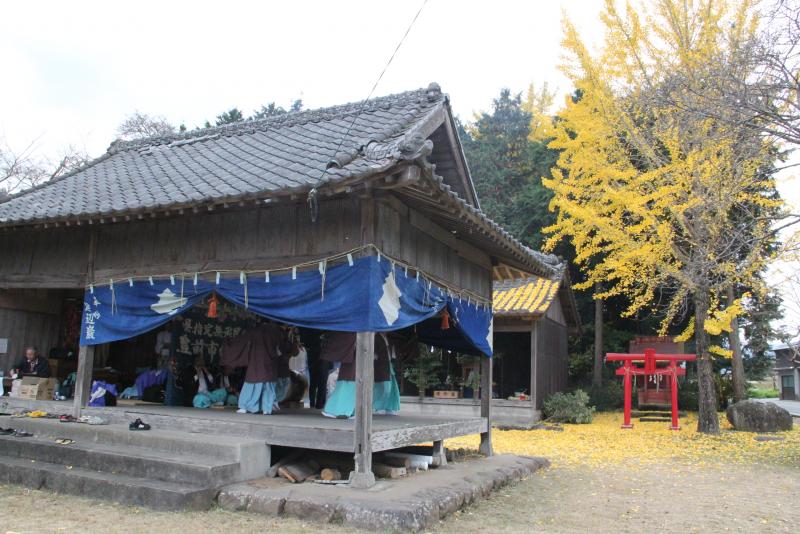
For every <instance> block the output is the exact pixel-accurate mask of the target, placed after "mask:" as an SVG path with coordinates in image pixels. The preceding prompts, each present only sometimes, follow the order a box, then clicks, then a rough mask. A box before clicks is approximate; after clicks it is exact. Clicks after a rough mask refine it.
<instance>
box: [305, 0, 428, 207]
mask: <svg viewBox="0 0 800 534" xmlns="http://www.w3.org/2000/svg"><path fill="white" fill-rule="evenodd" d="M427 3H428V0H423V1H422V5H421V6H419V9H418V10H417V13H416V14H415V15H414V18H413V19H411V23H410V24H409V25H408V28H406V32H405V33H404V34H403V37H402V38H401V39H400V42H399V43H397V46H396V47H395V49H394V52H392V55H391V56H390V57H389V61H387V62H386V65H384V67H383V70H381V73H380V74H379V75H378V78H377V79H376V80H375V83H374V84H372V89H370V90H369V94H367V98H365V99H364V100H363V101H362V102H361V106H360V107H359V108H358V112H356V114H355V115H354V116H353V120H352V121H350V125H349V126H348V127H347V130H346V131H345V133H344V135H343V136H342V138H341V139H340V140H339V144H338V146H337V147H336V150H335V151H334V152H333V158H332V159H335V158H336V155H337V154H338V153H339V150H340V149H341V148H342V145H343V144H344V142H345V141H346V140H347V138H348V136H349V135H350V130H352V129H353V125H354V124H355V123H356V120H358V117H359V116H361V112H362V111H364V108H365V107H366V105H367V102H369V99H370V98H372V94H373V93H374V92H375V89H376V88H377V87H378V84H379V83H380V81H381V79H382V78H383V75H384V74H386V70H387V69H388V68H389V65H391V64H392V61H393V60H394V57H395V56H396V55H397V51H398V50H400V47H401V46H403V42H405V40H406V37H408V34H409V32H411V28H412V27H414V23H415V22H417V18H419V14H420V13H422V9H423V8H424V7H425V4H427ZM327 173H328V167H327V165H326V166H325V168H324V169H322V174H321V175H320V177H319V178H318V179H317V182H316V183H315V184H314V187H312V188H311V190H310V191H309V192H308V206H309V208H310V209H311V222H316V221H317V214H318V210H319V206H318V205H317V194H318V191H317V188H318V187H319V186H320V185H321V184H322V182H323V180H324V179H325V175H326V174H327Z"/></svg>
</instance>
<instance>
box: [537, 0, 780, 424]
mask: <svg viewBox="0 0 800 534" xmlns="http://www.w3.org/2000/svg"><path fill="white" fill-rule="evenodd" d="M601 19H602V21H603V23H604V25H605V28H606V37H605V42H604V43H603V45H602V46H601V47H600V49H599V50H598V51H596V52H594V51H592V50H590V49H589V48H588V47H587V45H586V44H584V42H583V41H582V40H581V37H580V33H579V32H578V30H577V29H576V28H575V27H574V25H573V24H572V23H571V22H570V21H569V20H565V22H564V34H565V36H564V41H563V46H564V48H565V51H566V52H567V60H566V61H565V63H564V65H563V70H564V72H565V73H566V74H567V76H568V77H569V78H570V79H571V81H572V83H573V84H574V86H575V88H576V91H575V95H574V96H573V97H571V98H569V99H568V100H567V101H566V104H565V107H564V108H563V109H562V110H560V111H559V113H558V120H557V121H555V122H554V129H553V135H554V136H555V138H554V140H553V141H552V142H551V144H550V147H551V148H555V149H558V150H559V151H560V157H559V160H558V163H557V166H556V167H555V168H554V169H553V171H552V175H553V177H552V179H544V180H543V183H544V184H545V186H546V187H548V188H550V189H552V191H553V193H554V198H553V200H552V202H551V209H553V210H554V211H555V212H556V214H557V222H556V223H555V224H554V225H553V226H551V227H549V228H547V229H546V230H545V231H546V232H547V233H549V234H550V237H549V240H548V243H547V245H548V246H549V247H553V246H555V245H556V244H557V243H558V242H559V241H561V240H562V239H568V240H570V241H571V242H572V244H573V245H574V247H575V249H576V252H577V257H576V261H577V262H578V264H579V265H581V266H582V268H583V269H584V271H585V272H586V279H585V281H584V282H583V283H582V284H580V285H579V287H583V288H590V287H593V286H595V285H596V284H602V287H603V288H604V292H603V293H600V294H598V295H596V298H608V297H611V296H614V295H625V296H626V297H628V299H629V302H630V306H629V308H628V310H627V313H628V314H635V313H637V312H640V311H643V310H652V309H654V308H657V307H661V308H662V309H663V311H664V312H665V314H664V320H663V323H662V330H664V331H666V329H667V327H668V326H669V325H670V324H671V323H672V321H673V320H674V319H675V318H676V317H678V316H679V315H682V314H684V313H689V312H690V313H693V317H694V320H693V321H692V322H691V323H690V330H689V331H687V332H685V335H687V336H689V335H694V339H695V346H696V352H697V355H698V364H697V365H698V388H699V392H698V401H699V414H698V430H699V431H701V432H707V433H717V432H719V421H718V418H717V411H716V410H717V406H716V394H715V386H714V375H713V366H712V358H713V357H714V355H713V354H714V352H716V353H723V352H724V349H722V348H721V347H711V346H709V345H710V344H709V334H712V335H718V334H720V333H721V332H722V331H725V330H728V329H730V325H731V321H732V319H733V318H734V317H735V316H736V315H737V314H740V313H741V312H742V306H741V303H740V302H739V301H738V300H737V301H735V302H729V301H728V300H727V298H726V296H727V289H728V288H729V287H731V286H733V285H740V286H744V287H750V288H756V289H757V288H758V286H759V283H760V280H761V278H760V277H759V276H758V275H759V273H760V272H761V271H762V270H763V268H764V266H765V263H766V262H768V261H769V259H770V255H771V250H772V247H771V245H772V244H773V243H774V240H775V236H776V231H777V230H778V228H780V226H781V224H782V223H780V222H778V221H781V220H782V221H783V224H789V223H790V222H792V221H788V220H787V219H786V218H787V217H789V215H788V214H787V213H786V212H785V211H784V210H782V203H781V200H780V199H779V197H777V195H775V194H774V193H775V183H774V177H773V173H772V172H770V169H772V167H773V166H772V162H773V160H774V158H775V157H776V153H777V151H776V150H775V148H774V147H773V146H771V145H770V143H769V142H768V141H767V140H766V139H765V138H764V137H763V136H762V135H761V134H759V133H758V132H757V131H754V130H753V129H746V128H737V127H736V126H735V125H732V124H729V123H724V122H722V121H718V120H715V119H714V118H713V117H710V116H701V115H699V114H697V113H691V112H688V111H686V109H685V108H686V106H680V105H676V102H681V101H685V99H689V98H693V95H697V94H701V93H703V92H704V91H706V90H713V88H712V87H705V86H704V80H705V78H704V71H706V70H707V69H710V68H712V66H713V67H714V68H716V67H717V66H718V65H719V62H720V61H721V60H722V59H723V58H725V57H726V56H728V55H730V54H731V53H732V50H735V49H736V47H737V46H738V44H737V43H740V42H743V41H744V40H746V39H748V38H749V37H750V36H751V35H752V33H753V32H755V31H756V26H757V19H756V17H755V10H754V6H753V5H752V3H751V2H748V1H744V2H737V3H733V2H725V1H722V0H681V1H673V0H655V1H653V2H649V3H647V4H646V6H645V5H631V4H628V5H626V6H625V8H624V9H623V10H621V11H620V10H619V9H618V8H617V5H616V3H615V2H614V1H613V0H607V2H606V5H605V8H604V10H603V12H602V14H601ZM676 80H680V83H675V81H676Z"/></svg>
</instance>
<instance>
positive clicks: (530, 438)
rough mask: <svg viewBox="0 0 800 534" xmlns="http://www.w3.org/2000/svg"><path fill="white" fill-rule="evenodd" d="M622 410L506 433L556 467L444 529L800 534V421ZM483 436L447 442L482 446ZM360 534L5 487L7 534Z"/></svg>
mask: <svg viewBox="0 0 800 534" xmlns="http://www.w3.org/2000/svg"><path fill="white" fill-rule="evenodd" d="M621 417H622V415H621V414H619V413H603V414H597V415H596V417H595V419H594V421H593V422H592V423H591V424H588V425H564V427H563V428H562V429H561V431H546V430H530V431H521V430H508V431H502V430H496V431H494V432H493V434H492V441H493V443H494V448H495V451H496V452H498V453H513V454H524V455H531V456H544V457H546V458H548V459H550V461H551V462H552V464H553V467H551V468H548V469H545V470H541V471H538V472H536V473H535V474H534V475H532V476H531V477H530V478H528V479H527V480H524V481H522V482H520V483H519V484H517V485H515V486H510V487H507V488H504V489H502V490H500V491H499V492H497V493H495V494H494V496H493V497H492V498H491V499H489V500H486V501H482V502H480V503H478V504H476V505H474V506H471V507H469V508H467V509H466V510H464V511H462V512H458V513H456V514H455V515H454V516H452V517H450V518H448V519H446V520H445V521H442V522H441V523H440V524H439V525H437V527H436V528H435V529H433V530H434V531H436V532H442V533H450V532H453V533H458V534H467V533H472V532H475V533H477V532H481V533H483V532H492V533H494V532H514V533H515V534H520V533H528V532H592V533H594V532H614V533H617V532H637V533H641V532H677V533H684V532H720V531H737V532H759V533H760V532H798V525H800V507H798V506H797V496H798V494H799V493H798V492H800V425H799V424H798V423H800V421H798V420H796V421H795V429H794V430H793V431H790V432H781V433H779V434H778V435H776V437H777V438H778V439H772V440H768V441H759V440H756V439H755V438H756V435H755V434H751V433H747V432H735V431H733V430H731V429H730V425H728V424H727V422H726V421H724V418H723V417H722V416H721V418H722V422H723V425H722V426H723V431H722V433H721V434H720V435H719V436H707V435H703V434H699V433H697V432H696V431H695V427H696V416H695V415H694V414H688V415H687V416H686V417H684V418H683V419H682V421H681V425H682V427H683V430H681V431H680V432H673V431H671V430H669V429H668V427H667V425H666V424H665V423H635V424H634V428H633V429H632V430H625V431H623V430H621V429H620V428H619V426H620V422H621ZM477 445H478V436H467V437H464V438H457V439H453V440H448V441H447V446H448V447H450V448H462V449H466V450H469V451H472V450H475V449H477ZM273 530H274V531H281V532H282V533H289V534H292V533H296V532H310V533H311V532H313V533H317V532H357V531H353V530H351V529H347V528H343V527H342V526H337V525H330V524H320V523H314V522H308V521H301V520H298V519H293V518H268V517H264V516H260V515H254V514H248V513H234V512H226V511H224V510H221V509H218V508H215V509H212V510H210V511H208V512H200V513H198V512H184V513H175V512H154V511H151V510H146V509H141V508H132V507H125V506H118V505H114V504H108V503H102V502H98V501H91V500H87V499H81V498H78V497H72V496H66V495H55V494H53V493H49V492H45V491H33V490H28V489H25V488H21V487H16V486H1V485H0V534H3V533H4V532H16V533H25V534H27V533H39V532H47V533H72V532H81V533H83V532H91V533H93V532H98V533H104V534H106V533H107V534H111V533H116V532H119V533H122V534H131V533H136V534H138V533H140V532H170V533H182V532H203V533H205V532H224V533H226V534H235V533H239V532H264V531H273Z"/></svg>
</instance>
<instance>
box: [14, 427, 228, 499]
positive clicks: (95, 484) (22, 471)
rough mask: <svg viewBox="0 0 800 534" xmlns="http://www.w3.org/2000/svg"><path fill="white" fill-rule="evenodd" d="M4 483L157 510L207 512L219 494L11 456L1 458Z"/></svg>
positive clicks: (195, 488) (181, 485)
mask: <svg viewBox="0 0 800 534" xmlns="http://www.w3.org/2000/svg"><path fill="white" fill-rule="evenodd" d="M16 439H17V440H19V441H21V440H23V439H26V438H16ZM20 446H22V444H20ZM0 482H2V483H8V484H20V485H23V486H27V487H30V488H35V489H47V490H50V491H55V492H57V493H67V494H71V495H79V496H81V497H90V498H94V499H103V500H107V501H112V502H117V503H120V504H126V505H131V506H144V507H148V508H154V509H157V510H206V509H208V508H209V507H210V506H211V503H212V502H213V500H214V498H215V497H216V493H217V490H216V489H213V488H204V487H201V486H195V485H191V484H182V483H176V482H164V481H161V480H151V479H146V478H139V477H131V476H128V475H122V474H112V473H101V472H97V471H92V470H90V469H85V468H82V467H72V468H69V467H68V466H65V465H57V464H53V463H48V462H38V461H35V460H29V459H24V458H14V457H10V456H0Z"/></svg>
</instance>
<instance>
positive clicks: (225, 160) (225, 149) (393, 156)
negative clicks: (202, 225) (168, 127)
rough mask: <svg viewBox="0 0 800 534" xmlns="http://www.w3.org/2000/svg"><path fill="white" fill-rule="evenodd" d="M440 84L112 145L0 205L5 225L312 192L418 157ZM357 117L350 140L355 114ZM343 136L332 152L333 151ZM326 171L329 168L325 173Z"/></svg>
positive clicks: (440, 95) (0, 221) (440, 101)
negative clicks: (322, 180)
mask: <svg viewBox="0 0 800 534" xmlns="http://www.w3.org/2000/svg"><path fill="white" fill-rule="evenodd" d="M446 98H447V97H446V96H445V95H444V94H443V93H442V92H441V90H440V89H439V86H438V85H436V84H431V86H429V87H428V88H426V89H419V90H416V91H408V92H405V93H400V94H396V95H391V96H386V97H381V98H375V99H373V100H371V101H369V102H368V103H367V105H366V106H365V107H364V109H363V111H361V113H360V114H359V111H360V110H361V104H360V103H352V104H345V105H342V106H336V107H330V108H323V109H318V110H309V111H301V112H295V113H289V114H286V115H280V116H276V117H271V118H268V119H264V120H259V121H245V122H240V123H235V124H231V125H227V126H221V127H217V128H209V129H201V130H194V131H192V132H187V133H185V134H178V135H174V136H167V137H157V138H149V139H144V140H140V141H131V142H125V141H116V142H114V143H112V145H111V147H109V149H108V151H107V153H106V154H104V155H103V156H101V157H100V158H97V159H95V160H94V161H92V162H90V163H89V164H88V165H86V166H85V167H83V168H81V169H78V170H77V171H74V172H72V173H70V174H68V175H65V176H63V177H59V178H58V179H54V180H51V181H49V182H47V183H45V184H43V185H41V186H39V187H36V188H34V189H30V190H27V191H23V192H22V193H19V194H17V195H13V196H11V197H10V198H8V199H7V200H5V201H4V202H0V224H4V225H8V224H27V223H32V222H48V221H58V220H64V219H67V220H68V219H70V218H73V219H77V218H89V217H102V216H113V215H116V214H123V213H129V212H135V211H137V210H150V211H152V210H155V209H160V208H164V207H170V206H176V205H177V206H181V205H187V206H189V205H196V204H202V203H204V202H208V201H210V200H219V199H223V200H225V199H231V200H236V199H238V198H241V197H243V196H247V195H265V196H269V194H271V193H278V192H280V193H287V192H292V191H306V190H308V189H309V188H310V187H312V186H314V185H317V182H318V180H319V179H320V177H322V176H323V173H325V180H326V181H328V182H336V181H343V180H347V179H351V178H358V177H360V176H365V175H368V174H374V173H377V172H381V171H382V170H386V169H388V168H389V167H391V166H393V165H395V164H397V163H398V162H400V161H402V160H404V159H414V158H415V157H418V156H419V153H418V152H419V150H420V149H422V148H423V147H422V146H421V141H424V139H422V140H420V139H419V135H418V134H417V130H418V129H419V128H421V127H422V126H424V125H425V124H426V120H429V119H431V118H432V117H433V116H434V115H435V114H436V112H437V111H438V110H439V109H440V108H441V107H442V106H443V105H444V104H445V102H446ZM355 116H357V117H358V118H357V119H356V121H355V123H353V126H352V129H351V130H350V133H349V135H347V136H346V137H345V133H346V132H347V130H348V127H349V126H350V124H351V122H352V121H353V117H355ZM342 138H344V142H343V143H342V146H341V149H340V150H339V151H338V153H337V155H336V157H335V158H334V154H335V153H336V148H337V146H338V145H339V143H340V142H341V140H342ZM326 169H327V171H326Z"/></svg>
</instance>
